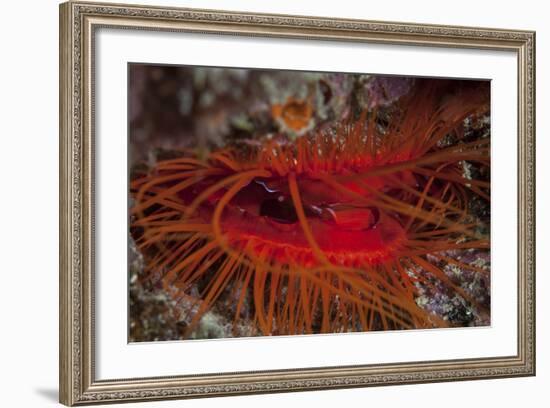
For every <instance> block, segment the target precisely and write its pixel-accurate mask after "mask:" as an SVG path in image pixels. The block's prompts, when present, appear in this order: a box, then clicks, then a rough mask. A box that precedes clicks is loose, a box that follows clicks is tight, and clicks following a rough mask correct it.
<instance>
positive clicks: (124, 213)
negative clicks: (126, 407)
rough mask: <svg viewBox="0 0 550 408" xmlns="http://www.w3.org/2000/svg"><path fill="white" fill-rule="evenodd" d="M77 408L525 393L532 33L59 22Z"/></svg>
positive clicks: (252, 19) (67, 338)
mask: <svg viewBox="0 0 550 408" xmlns="http://www.w3.org/2000/svg"><path fill="white" fill-rule="evenodd" d="M60 36H61V38H60V40H61V41H60V67H61V69H60V101H61V106H60V111H61V112H60V135H61V136H60V152H61V163H60V172H61V174H60V203H61V209H60V223H61V224H60V236H61V242H60V244H61V245H60V296H61V297H60V399H61V402H62V403H64V404H66V405H78V404H89V403H106V402H124V401H144V400H153V399H164V398H166V399H168V398H189V397H202V396H220V395H232V394H251V393H262V392H279V391H300V390H315V389H329V388H343V387H361V386H371V385H391V384H406V383H419V382H433V381H449V380H467V379H468V380H469V379H480V378H499V377H510V376H527V375H534V373H535V327H534V326H535V320H534V312H535V311H534V305H535V299H534V293H535V292H534V285H535V270H534V269H535V266H534V259H535V255H534V242H535V241H534V234H535V204H534V203H535V200H534V195H535V191H534V189H535V187H534V186H535V184H534V179H535V174H534V171H535V167H534V160H535V159H534V146H535V144H534V138H535V134H534V132H535V125H534V121H535V118H534V112H535V95H534V81H535V78H534V73H535V68H534V64H535V55H534V49H535V47H534V41H535V33H534V32H530V31H517V30H514V31H512V30H505V29H487V28H465V27H451V26H433V25H421V24H411V23H389V22H371V21H360V20H343V19H330V18H317V17H298V16H286V15H263V14H246V13H239V12H228V11H209V10H192V9H176V8H161V7H149V6H133V5H106V4H95V3H89V2H68V3H64V4H62V5H61V7H60Z"/></svg>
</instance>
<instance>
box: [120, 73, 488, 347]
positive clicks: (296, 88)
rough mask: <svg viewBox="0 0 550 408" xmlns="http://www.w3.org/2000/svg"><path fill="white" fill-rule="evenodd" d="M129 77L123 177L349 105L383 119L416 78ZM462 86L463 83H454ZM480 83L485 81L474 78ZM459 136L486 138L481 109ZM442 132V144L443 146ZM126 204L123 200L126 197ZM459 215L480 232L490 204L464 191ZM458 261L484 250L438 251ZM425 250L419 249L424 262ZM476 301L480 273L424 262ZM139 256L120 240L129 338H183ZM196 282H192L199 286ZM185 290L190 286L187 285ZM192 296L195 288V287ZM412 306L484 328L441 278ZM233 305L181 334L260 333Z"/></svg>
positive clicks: (307, 128)
mask: <svg viewBox="0 0 550 408" xmlns="http://www.w3.org/2000/svg"><path fill="white" fill-rule="evenodd" d="M129 73H130V81H129V97H128V104H129V126H130V136H129V161H130V163H129V168H130V178H131V179H132V178H133V177H135V175H136V174H142V173H145V172H147V171H148V170H149V169H151V168H152V167H154V165H155V163H156V162H157V161H158V160H161V159H165V158H170V157H172V154H173V153H172V152H174V151H177V150H178V149H185V148H193V149H195V150H196V151H198V152H199V153H198V155H199V156H203V157H206V156H207V155H208V153H209V152H210V151H212V150H213V149H216V148H219V147H224V146H227V145H229V144H239V143H244V144H246V143H251V144H253V143H254V142H255V141H256V140H258V138H260V137H264V136H265V135H266V134H277V135H283V136H284V137H286V138H288V139H289V140H295V139H296V138H298V137H300V136H302V135H306V134H308V132H312V131H318V130H322V129H326V128H330V127H331V126H333V125H334V123H336V122H338V121H342V120H343V119H345V118H347V117H349V116H350V115H353V114H354V112H356V111H357V110H368V111H369V112H372V111H376V112H377V115H379V117H380V118H381V120H384V119H386V120H391V117H392V114H394V109H395V106H396V103H397V102H398V101H399V100H400V99H401V98H403V97H404V96H406V95H407V94H408V92H410V90H411V89H412V87H413V86H414V83H415V81H416V79H414V78H408V77H384V76H373V75H363V74H351V75H350V74H337V73H300V72H291V71H265V70H244V69H224V68H198V67H174V66H150V65H141V64H132V65H131V66H130V70H129ZM456 82H457V83H458V82H464V81H456ZM480 86H481V87H486V86H488V85H487V84H481V85H480ZM463 133H464V135H465V136H464V141H468V140H476V139H479V138H487V137H490V113H485V114H483V115H479V116H475V117H470V118H467V119H466V120H464V123H463ZM452 137H453V136H452V135H449V136H448V139H449V140H446V141H445V143H448V144H452V143H453V140H452ZM463 168H464V173H463V176H464V177H466V178H472V177H475V178H476V179H481V180H487V181H488V180H490V174H489V169H488V168H484V167H482V166H478V165H476V164H474V163H470V162H463ZM129 201H130V206H131V205H132V197H130V199H129ZM468 213H469V216H470V217H471V218H472V219H474V220H475V223H476V224H477V227H476V234H477V235H478V236H479V237H482V238H487V239H488V238H489V233H490V203H487V202H485V201H484V200H482V199H480V198H479V197H477V196H476V195H474V194H472V195H471V197H470V201H469V203H468ZM446 255H447V256H449V257H456V258H455V259H458V260H460V261H461V262H463V263H466V264H470V265H475V266H476V267H477V268H479V269H483V270H487V271H490V251H488V250H478V249H468V250H461V251H458V252H456V253H452V252H451V253H447V254H446ZM429 257H430V255H427V258H429ZM430 261H431V262H433V263H435V264H437V263H438V262H439V264H440V265H439V266H440V268H441V270H442V271H443V272H444V273H445V274H446V275H447V276H448V277H449V278H450V279H452V280H453V281H454V282H455V283H456V284H457V285H458V286H460V287H461V288H462V289H463V290H464V291H465V292H466V293H468V295H470V296H471V297H472V298H474V299H476V301H477V302H478V304H481V305H485V306H486V307H487V308H490V286H491V284H490V273H487V274H480V273H477V272H475V271H472V270H468V269H464V268H461V267H459V266H457V265H453V264H443V263H441V261H440V260H438V259H436V258H434V259H432V260H430ZM145 262H146V261H145V257H144V254H142V253H140V251H139V249H137V247H136V245H135V242H134V240H133V237H132V235H131V234H130V236H129V257H128V272H129V285H130V286H129V318H130V321H129V324H130V327H129V341H130V342H141V341H163V340H180V339H183V338H185V333H186V329H187V327H188V325H189V317H188V316H189V313H185V312H187V311H188V310H187V309H188V308H190V307H193V306H192V305H191V304H190V303H188V302H187V303H186V302H185V301H183V302H182V301H179V302H176V301H175V300H174V298H173V297H172V296H171V295H170V293H167V292H166V290H165V289H164V288H162V286H160V285H154V284H151V283H150V282H147V281H143V280H142V279H140V277H141V276H142V274H143V270H144V267H145ZM200 285H201V283H200V282H199V283H198V284H197V286H200ZM190 293H193V289H192V290H191V291H190ZM195 293H196V294H198V288H197V289H195ZM416 303H417V304H418V305H419V306H420V307H421V308H423V309H424V310H426V311H427V312H430V313H433V314H435V315H437V316H439V317H441V318H442V319H444V320H446V321H448V322H450V323H451V325H452V326H453V327H470V326H485V325H488V324H490V314H486V313H480V312H479V311H478V310H477V308H476V307H475V306H473V305H471V304H469V303H468V302H466V301H465V300H464V299H463V298H462V297H461V296H459V295H458V294H456V293H454V292H452V291H450V290H449V288H448V287H447V286H445V285H443V284H435V285H433V286H430V287H419V289H418V296H417V298H416ZM234 313H235V304H234V301H233V300H232V299H231V298H230V297H228V296H226V297H224V296H221V297H220V299H219V301H217V302H216V303H215V304H214V305H213V306H212V307H211V308H210V310H208V311H207V312H206V313H205V314H204V315H203V317H202V318H201V320H200V323H199V324H198V326H197V327H196V329H195V330H194V331H193V333H192V334H191V335H190V336H189V338H194V339H207V338H227V337H251V336H258V335H262V333H261V332H260V331H259V329H258V327H257V325H256V323H255V321H254V318H253V317H254V310H253V305H252V303H251V302H250V301H246V302H244V305H243V308H242V310H241V312H240V313H241V317H240V319H239V323H238V326H237V327H234V326H233V320H234Z"/></svg>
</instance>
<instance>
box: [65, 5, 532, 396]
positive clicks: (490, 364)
mask: <svg viewBox="0 0 550 408" xmlns="http://www.w3.org/2000/svg"><path fill="white" fill-rule="evenodd" d="M105 26H109V27H116V28H121V29H122V28H134V29H145V30H163V31H185V32H201V33H217V34H231V35H244V36H271V37H286V38H303V39H324V40H334V41H365V42H376V43H383V44H400V45H407V44H412V45H430V46H442V47H457V48H476V49H490V50H507V51H513V52H515V53H516V54H517V63H518V73H519V75H518V98H519V100H518V107H519V110H518V124H519V126H518V160H519V172H518V191H519V195H518V198H517V199H518V203H519V214H518V216H519V230H518V234H519V235H518V238H519V239H518V242H519V244H518V259H519V262H518V350H517V354H516V355H513V356H504V357H494V358H482V359H468V360H446V361H428V362H417V363H402V364H382V365H373V366H345V367H322V368H317V369H293V370H281V371H267V372H254V373H241V374H213V375H193V376H179V377H169V378H158V377H157V378H134V379H124V380H120V379H115V380H102V381H98V380H96V379H95V376H94V315H93V305H94V289H93V287H94V252H93V240H92V238H93V229H94V225H93V217H92V215H93V211H94V180H93V165H94V160H93V143H94V135H93V131H94V129H93V114H94V111H93V44H94V32H95V30H96V29H97V28H98V27H105ZM59 343H60V401H61V402H62V403H64V404H66V405H77V404H88V403H106V402H115V401H120V402H122V401H144V400H152V399H168V398H189V397H202V396H219V395H235V394H252V393H265V392H281V391H301V390H315V389H329V388H346V387H362V386H371V385H388V384H405V383H419V382H433V381H450V380H468V379H481V378H497V377H514V376H529V375H534V374H535V33H534V32H531V31H512V30H501V29H487V28H466V27H451V26H436V25H420V24H410V23H394V22H373V21H360V20H343V19H328V18H318V17H298V16H287V15H266V14H248V13H237V12H227V11H210V10H190V9H175V8H159V7H147V6H132V5H114V4H108V5H107V4H95V3H83V2H68V3H64V4H61V6H60V342H59Z"/></svg>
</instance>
